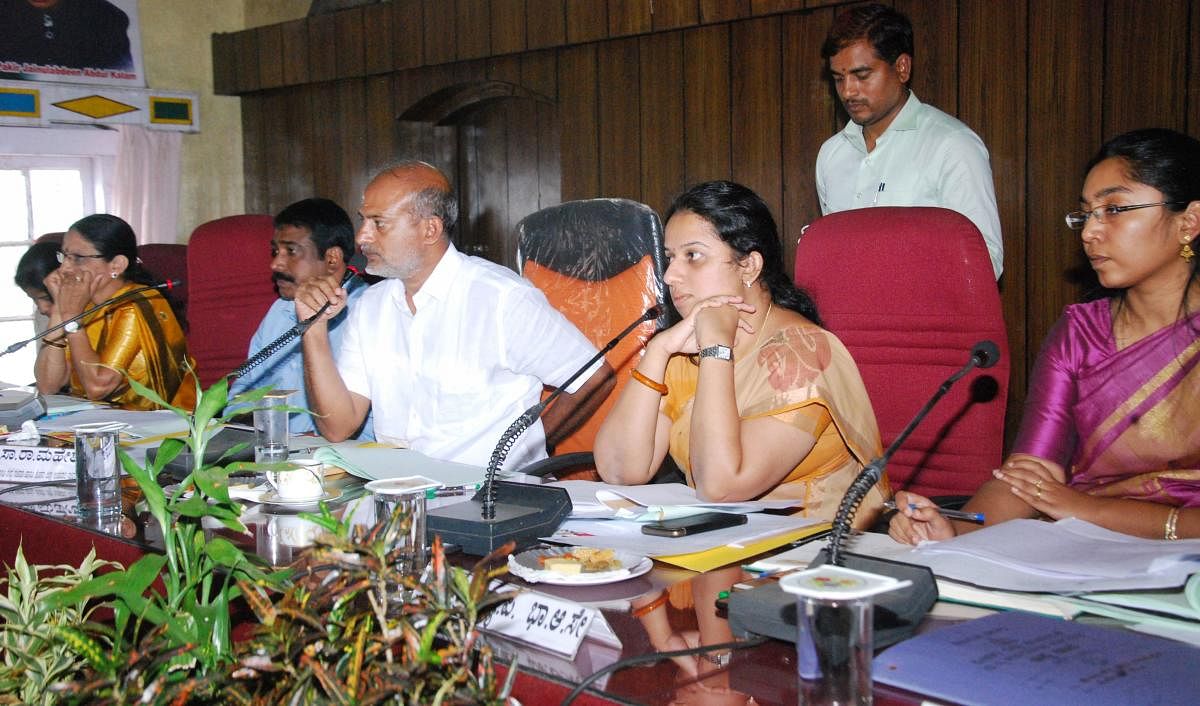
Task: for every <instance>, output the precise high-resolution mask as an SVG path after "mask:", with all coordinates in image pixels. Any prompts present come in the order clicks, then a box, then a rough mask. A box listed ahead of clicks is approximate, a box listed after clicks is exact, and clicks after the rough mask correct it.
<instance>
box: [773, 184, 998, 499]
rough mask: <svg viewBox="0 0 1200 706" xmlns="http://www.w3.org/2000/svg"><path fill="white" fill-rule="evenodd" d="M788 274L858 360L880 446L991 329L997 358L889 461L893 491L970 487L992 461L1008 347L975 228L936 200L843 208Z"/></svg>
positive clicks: (949, 491)
mask: <svg viewBox="0 0 1200 706" xmlns="http://www.w3.org/2000/svg"><path fill="white" fill-rule="evenodd" d="M796 282H797V283H798V284H799V285H800V286H801V287H803V288H805V289H807V290H808V291H809V293H810V294H812V296H813V298H814V299H815V301H816V304H817V310H818V311H819V312H820V314H821V317H822V318H823V319H824V323H825V326H826V328H828V329H829V330H830V331H832V332H833V333H835V334H837V336H838V337H839V338H840V339H841V340H842V342H843V343H844V344H845V345H846V348H848V349H849V351H850V354H851V355H853V356H854V360H855V361H856V362H857V363H858V368H859V370H860V371H861V372H862V377H863V382H864V383H866V386H867V392H868V393H869V394H870V396H871V404H872V405H873V406H874V408H875V416H876V418H877V419H878V420H879V431H880V433H881V435H882V436H883V446H884V448H887V446H888V444H890V443H891V442H892V441H893V440H894V439H895V438H896V437H897V436H898V435H899V433H900V431H901V430H902V429H903V428H904V427H905V426H906V425H907V424H908V422H909V420H911V419H912V417H913V415H915V414H916V412H917V410H919V409H920V408H921V406H922V405H924V404H925V402H926V401H927V400H928V399H929V397H930V396H931V395H932V394H933V393H934V392H935V391H936V390H937V388H938V386H939V385H941V383H942V382H943V381H944V380H945V379H946V378H947V377H949V376H950V375H951V374H952V373H953V372H954V371H956V370H957V369H959V368H960V367H962V366H963V365H964V364H965V363H966V362H967V360H968V358H969V356H970V350H971V347H972V346H973V345H974V344H975V343H977V342H979V341H981V340H985V339H990V340H992V341H994V342H995V343H996V345H997V346H999V348H1000V361H999V362H998V363H997V364H996V365H995V366H993V367H991V368H988V369H986V370H975V371H972V372H971V374H970V375H968V376H967V377H966V378H964V379H963V380H960V381H959V382H958V384H957V385H956V386H955V387H954V388H953V389H952V390H951V391H950V392H949V393H948V394H947V395H946V397H945V398H943V399H942V401H941V402H940V403H939V405H938V406H937V407H936V408H935V409H934V410H933V411H932V412H931V413H930V415H929V416H928V417H927V418H926V419H925V421H923V422H922V423H921V424H920V426H918V427H917V429H916V430H915V431H914V432H913V434H912V436H910V437H909V439H908V441H907V442H906V443H905V444H904V445H903V446H901V447H900V449H899V450H898V451H897V452H896V454H895V455H894V456H893V457H892V459H891V462H890V463H889V464H888V468H887V474H888V478H889V479H890V481H891V485H892V489H893V490H905V489H908V490H913V491H915V492H918V493H921V494H924V495H927V496H929V495H959V494H965V495H970V494H972V493H974V492H975V490H976V489H977V488H978V487H979V485H980V484H981V483H983V481H984V480H986V479H987V478H989V477H990V473H991V471H992V469H994V468H996V467H997V466H998V465H999V463H1000V461H1001V454H1002V453H1003V444H1004V411H1005V406H1006V404H1007V395H1008V373H1009V351H1008V339H1007V336H1006V333H1005V327H1004V317H1003V314H1002V312H1001V308H1000V295H999V292H998V290H997V287H996V279H995V277H994V275H993V274H992V268H991V265H990V264H989V260H988V253H987V248H986V247H985V246H984V242H983V237H982V236H981V235H980V233H979V231H978V230H977V229H976V228H975V226H974V225H973V224H972V223H971V222H970V221H969V220H967V218H966V217H964V216H962V215H961V214H959V213H956V212H954V211H950V210H947V209H943V208H925V207H920V208H900V207H880V208H866V209H859V210H854V211H843V212H841V213H833V214H830V215H828V216H824V217H822V218H820V219H818V220H817V221H815V222H814V223H812V225H810V226H809V227H808V228H807V229H806V230H805V231H804V234H803V235H802V236H801V237H800V242H799V245H798V247H797V249H796Z"/></svg>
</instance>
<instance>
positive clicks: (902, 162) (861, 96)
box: [817, 4, 1004, 279]
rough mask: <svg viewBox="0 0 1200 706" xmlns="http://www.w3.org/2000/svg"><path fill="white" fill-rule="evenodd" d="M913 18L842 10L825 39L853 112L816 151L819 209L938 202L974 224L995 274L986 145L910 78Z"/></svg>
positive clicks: (998, 243) (883, 9)
mask: <svg viewBox="0 0 1200 706" xmlns="http://www.w3.org/2000/svg"><path fill="white" fill-rule="evenodd" d="M912 34H913V31H912V24H911V23H910V22H909V20H908V18H907V17H905V16H904V15H903V14H901V13H899V12H897V11H896V10H895V9H893V8H891V7H887V6H885V5H878V4H875V5H861V6H858V7H854V8H851V9H850V10H847V11H846V12H843V13H842V14H840V15H838V16H837V18H836V19H834V21H833V27H831V28H830V30H829V34H828V35H827V36H826V38H825V43H824V44H823V45H822V46H821V58H822V59H825V60H828V62H829V74H830V77H831V78H832V80H833V86H834V88H835V89H837V94H838V98H840V99H841V101H842V106H843V107H844V108H845V109H846V113H847V114H848V115H849V116H850V122H849V123H847V125H846V127H845V129H843V130H842V131H841V132H839V133H837V134H836V135H834V136H833V137H831V138H829V139H828V140H826V142H825V144H824V145H822V146H821V151H820V153H819V154H818V155H817V196H818V198H819V199H820V201H821V213H835V212H837V211H848V210H850V209H855V208H869V207H871V206H940V207H942V208H949V209H952V210H955V211H958V212H959V213H961V214H963V215H964V216H966V217H967V218H969V219H970V220H971V222H972V223H974V224H975V226H976V227H977V228H979V232H980V233H982V234H983V239H984V242H985V244H986V245H987V249H988V254H989V255H990V256H991V260H992V270H993V271H994V272H995V274H996V278H997V279H999V278H1000V273H1001V272H1002V271H1003V270H1004V241H1003V240H1002V239H1001V237H1000V216H999V214H998V213H997V211H996V192H995V188H994V186H993V184H992V168H991V164H990V163H989V161H988V151H987V147H985V146H984V144H983V141H982V140H980V139H979V136H978V135H976V134H975V133H974V132H972V131H971V128H969V127H967V126H966V125H964V124H963V123H961V122H960V121H958V120H956V119H955V118H952V117H950V116H949V115H947V114H945V113H943V112H942V111H940V110H938V109H937V108H934V107H933V106H931V105H925V104H924V103H922V102H921V101H919V100H917V97H916V96H915V95H914V94H913V92H912V91H911V90H910V89H909V87H908V82H909V79H910V78H911V75H912V64H913V38H912Z"/></svg>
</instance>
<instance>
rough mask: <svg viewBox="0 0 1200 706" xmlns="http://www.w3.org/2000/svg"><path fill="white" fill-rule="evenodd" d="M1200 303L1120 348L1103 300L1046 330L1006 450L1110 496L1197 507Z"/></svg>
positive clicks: (1070, 311) (1071, 311)
mask: <svg viewBox="0 0 1200 706" xmlns="http://www.w3.org/2000/svg"><path fill="white" fill-rule="evenodd" d="M1197 331H1200V312H1198V313H1195V314H1192V315H1191V316H1190V317H1189V320H1188V321H1183V322H1179V323H1176V324H1173V325H1171V326H1168V327H1166V328H1163V329H1160V330H1159V331H1156V332H1155V333H1153V334H1151V335H1149V336H1147V337H1146V338H1144V339H1142V340H1140V341H1138V342H1136V343H1134V344H1133V345H1131V346H1129V347H1127V348H1125V349H1124V350H1120V351H1118V350H1117V348H1116V343H1115V340H1114V338H1113V331H1112V319H1111V313H1110V308H1109V302H1108V300H1098V301H1094V302H1088V303H1086V304H1075V305H1072V306H1069V307H1067V309H1066V311H1065V312H1064V313H1063V316H1062V318H1060V319H1059V320H1058V322H1057V323H1056V324H1055V325H1054V328H1053V329H1051V331H1050V333H1049V334H1048V335H1047V336H1046V341H1045V343H1044V344H1043V345H1042V350H1041V352H1040V353H1039V354H1038V359H1037V363H1036V364H1035V365H1034V368H1033V374H1032V376H1031V378H1030V383H1029V397H1028V398H1027V400H1026V403H1025V415H1024V418H1023V419H1022V421H1021V430H1020V433H1018V435H1017V441H1016V444H1015V445H1014V447H1013V451H1014V452H1016V453H1027V454H1031V455H1034V456H1039V457H1041V458H1045V459H1049V460H1051V461H1055V462H1057V463H1059V464H1062V465H1063V467H1064V468H1067V472H1068V474H1069V476H1070V481H1069V482H1070V485H1071V486H1072V487H1074V488H1077V489H1079V490H1082V491H1084V492H1087V493H1090V494H1092V495H1102V496H1110V497H1123V498H1134V499H1140V500H1152V501H1155V502H1160V503H1164V504H1169V505H1177V506H1185V507H1200V336H1198V335H1197Z"/></svg>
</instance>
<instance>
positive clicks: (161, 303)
mask: <svg viewBox="0 0 1200 706" xmlns="http://www.w3.org/2000/svg"><path fill="white" fill-rule="evenodd" d="M140 286H141V285H139V284H128V285H126V286H124V287H122V288H121V289H119V290H117V292H116V293H115V294H114V295H113V296H120V295H122V294H124V293H126V292H128V291H130V290H132V289H135V288H137V287H140ZM84 330H85V331H87V337H88V341H89V342H90V343H91V344H92V350H94V351H96V353H97V355H98V356H99V357H100V362H101V363H102V364H104V365H107V366H109V367H111V368H115V369H117V370H122V371H124V372H125V374H126V375H127V376H128V377H129V378H132V379H134V380H137V381H138V382H139V383H141V384H143V385H145V386H146V387H149V388H150V389H152V390H154V391H155V392H157V393H158V394H159V395H160V396H161V397H162V398H163V399H164V400H166V401H167V402H170V403H171V404H172V405H174V406H176V407H181V408H184V409H187V410H191V409H193V408H194V407H195V406H196V382H195V378H194V377H193V376H192V374H191V373H190V372H188V368H186V367H184V363H185V362H186V363H187V365H189V366H191V368H192V369H194V368H195V367H196V363H195V361H193V360H192V358H191V356H189V355H188V352H187V339H186V338H185V337H184V334H183V328H182V327H181V326H180V325H179V321H178V320H177V319H176V318H175V312H174V311H172V310H171V304H170V302H168V301H167V300H166V298H165V297H163V296H162V295H161V294H160V293H158V292H157V291H154V290H150V291H147V292H143V293H142V294H140V295H137V296H134V297H132V298H131V299H129V300H127V301H124V302H122V303H120V304H116V305H114V306H110V307H108V308H107V309H105V310H104V311H103V312H101V315H97V316H93V317H92V318H91V319H90V320H89V321H88V322H87V323H86V324H85V325H84ZM67 365H68V367H70V365H71V360H70V349H68V350H67ZM71 394H72V395H76V396H78V397H84V396H85V394H84V392H83V385H82V384H81V383H80V381H79V377H78V376H77V375H76V374H75V370H74V368H71ZM104 401H106V402H110V403H112V404H115V405H117V406H120V407H123V408H125V409H141V410H146V409H157V408H158V407H157V405H155V404H154V403H152V402H150V401H149V400H147V399H146V398H144V397H142V396H141V395H139V394H137V393H136V392H134V391H133V388H131V387H130V385H129V383H128V381H125V382H122V384H121V385H119V386H118V387H117V389H115V390H113V392H112V393H110V394H109V395H108V396H107V397H105V399H104Z"/></svg>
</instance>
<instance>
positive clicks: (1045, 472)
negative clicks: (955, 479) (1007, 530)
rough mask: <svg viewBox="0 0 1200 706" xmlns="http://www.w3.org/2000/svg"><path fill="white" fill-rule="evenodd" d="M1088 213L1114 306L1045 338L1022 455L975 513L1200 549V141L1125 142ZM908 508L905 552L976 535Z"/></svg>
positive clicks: (1088, 307) (1090, 173)
mask: <svg viewBox="0 0 1200 706" xmlns="http://www.w3.org/2000/svg"><path fill="white" fill-rule="evenodd" d="M1079 204H1080V206H1079V210H1077V211H1072V212H1071V213H1068V214H1067V225H1068V226H1070V227H1071V228H1072V229H1073V230H1077V231H1079V232H1080V234H1081V239H1082V241H1083V250H1084V252H1085V253H1086V255H1087V258H1088V261H1089V262H1090V263H1091V266H1092V268H1093V269H1094V270H1095V272H1096V275H1097V276H1098V278H1099V280H1100V284H1101V285H1102V286H1103V287H1104V289H1105V294H1106V296H1103V297H1101V298H1099V299H1096V300H1094V301H1090V302H1087V303H1084V304H1075V305H1072V306H1069V307H1067V309H1066V311H1065V313H1064V314H1063V316H1062V318H1061V319H1059V321H1058V323H1057V324H1055V326H1054V328H1053V329H1052V330H1051V331H1050V333H1049V335H1048V336H1047V337H1046V340H1045V342H1044V343H1043V345H1042V350H1041V353H1040V354H1039V356H1038V360H1037V363H1036V364H1035V366H1034V369H1033V374H1032V377H1031V380H1030V388H1029V396H1028V398H1027V401H1026V407H1025V414H1024V418H1023V419H1022V424H1021V429H1020V432H1019V434H1018V436H1017V440H1016V442H1015V445H1014V450H1013V453H1012V455H1010V456H1009V457H1008V458H1007V459H1006V460H1005V462H1004V464H1003V465H1002V466H1001V467H1000V468H999V469H997V470H995V471H994V472H993V475H994V478H993V479H991V480H989V481H988V482H987V483H985V484H984V485H983V486H982V487H981V488H980V489H979V492H978V493H976V495H975V497H974V498H972V499H971V500H970V502H968V504H967V506H966V507H967V509H969V510H974V511H978V512H985V513H986V516H987V521H988V524H993V523H996V522H1002V521H1005V520H1009V519H1014V518H1037V517H1043V518H1048V519H1055V520H1057V519H1061V518H1064V517H1076V518H1079V519H1082V520H1086V521H1088V522H1091V523H1093V524H1096V525H1100V526H1102V527H1106V528H1108V529H1111V530H1115V531H1118V532H1123V533H1126V534H1131V535H1137V536H1140V537H1148V538H1153V539H1178V538H1181V537H1200V423H1198V422H1197V420H1200V274H1198V272H1197V265H1198V263H1200V259H1197V258H1196V256H1195V252H1194V247H1196V245H1197V243H1195V242H1194V241H1195V238H1196V237H1197V234H1198V233H1200V142H1198V141H1197V140H1196V139H1194V138H1192V137H1188V136H1186V135H1182V134H1179V133H1177V132H1173V131H1170V130H1164V129H1147V130H1137V131H1134V132H1129V133H1126V134H1123V135H1120V136H1118V137H1116V138H1114V139H1113V140H1112V141H1110V142H1108V143H1107V144H1105V145H1104V147H1102V148H1101V149H1100V152H1099V153H1098V154H1097V155H1096V156H1095V157H1094V158H1093V159H1092V161H1091V163H1090V164H1089V165H1088V170H1087V177H1086V179H1085V181H1084V184H1083V192H1082V193H1081V194H1080V197H1079ZM896 501H897V505H898V507H900V508H902V510H901V512H899V513H897V514H896V515H895V516H894V517H893V518H892V521H891V527H890V534H891V535H892V537H893V538H895V539H896V540H898V541H902V542H908V543H916V542H918V541H920V540H923V539H944V538H947V537H950V536H953V535H954V534H956V533H958V532H964V531H970V530H971V529H974V528H975V526H974V525H969V524H965V523H957V522H955V523H951V522H948V521H947V520H945V519H944V518H942V517H940V516H939V515H938V514H937V513H936V512H935V511H934V510H933V509H932V508H931V507H930V506H931V503H930V502H929V501H928V500H926V499H925V498H922V497H920V496H918V495H915V494H912V493H898V494H897V498H896ZM910 503H912V504H913V505H915V506H916V509H910V508H909V504H910Z"/></svg>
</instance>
